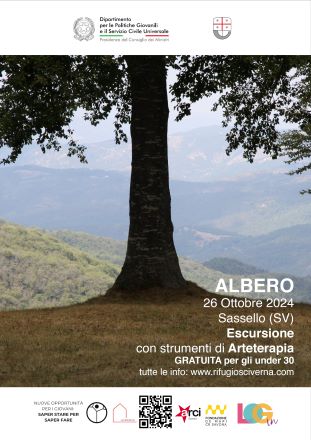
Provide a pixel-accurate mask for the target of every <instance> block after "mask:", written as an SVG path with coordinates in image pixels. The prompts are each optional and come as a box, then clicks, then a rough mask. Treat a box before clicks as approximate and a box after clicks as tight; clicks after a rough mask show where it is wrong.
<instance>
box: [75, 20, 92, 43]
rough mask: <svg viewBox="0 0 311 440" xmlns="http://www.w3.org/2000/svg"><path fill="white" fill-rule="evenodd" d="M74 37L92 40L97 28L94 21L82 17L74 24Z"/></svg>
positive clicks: (80, 39)
mask: <svg viewBox="0 0 311 440" xmlns="http://www.w3.org/2000/svg"><path fill="white" fill-rule="evenodd" d="M73 31H74V33H75V35H74V37H75V38H76V39H77V40H79V41H82V40H86V41H89V40H92V38H94V32H95V26H94V22H93V20H91V19H90V18H88V17H80V18H77V20H76V21H75V22H74V24H73Z"/></svg>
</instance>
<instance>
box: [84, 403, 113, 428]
mask: <svg viewBox="0 0 311 440" xmlns="http://www.w3.org/2000/svg"><path fill="white" fill-rule="evenodd" d="M107 414H108V412H107V408H106V407H105V405H104V404H103V403H100V402H93V403H91V404H90V405H89V406H88V407H87V410H86V416H87V418H88V419H89V421H90V422H92V423H102V422H103V421H104V420H106V417H107Z"/></svg>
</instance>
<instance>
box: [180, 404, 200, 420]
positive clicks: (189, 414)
mask: <svg viewBox="0 0 311 440" xmlns="http://www.w3.org/2000/svg"><path fill="white" fill-rule="evenodd" d="M178 406H179V413H178V414H176V416H175V417H181V418H182V420H183V422H184V423H185V422H186V420H187V418H189V420H195V419H196V418H198V417H201V408H199V409H190V405H188V406H186V408H183V407H182V406H180V405H178Z"/></svg>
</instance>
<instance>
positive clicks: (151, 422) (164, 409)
mask: <svg viewBox="0 0 311 440" xmlns="http://www.w3.org/2000/svg"><path fill="white" fill-rule="evenodd" d="M172 414H173V406H172V396H139V427H140V428H172Z"/></svg>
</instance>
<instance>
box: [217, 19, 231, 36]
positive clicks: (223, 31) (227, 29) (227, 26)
mask: <svg viewBox="0 0 311 440" xmlns="http://www.w3.org/2000/svg"><path fill="white" fill-rule="evenodd" d="M231 30H232V21H231V18H230V17H215V18H214V19H213V32H214V35H215V37H216V38H218V39H219V40H226V39H227V38H229V37H230V35H231Z"/></svg>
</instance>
